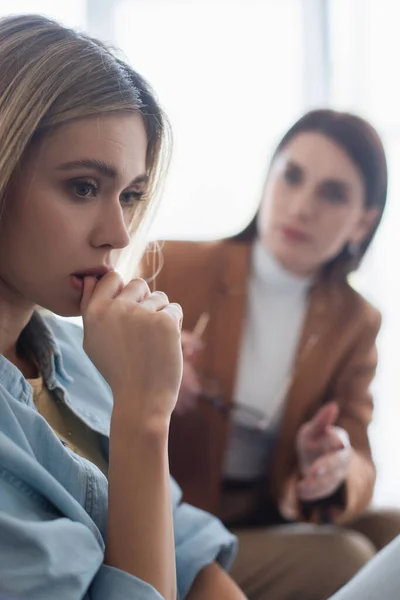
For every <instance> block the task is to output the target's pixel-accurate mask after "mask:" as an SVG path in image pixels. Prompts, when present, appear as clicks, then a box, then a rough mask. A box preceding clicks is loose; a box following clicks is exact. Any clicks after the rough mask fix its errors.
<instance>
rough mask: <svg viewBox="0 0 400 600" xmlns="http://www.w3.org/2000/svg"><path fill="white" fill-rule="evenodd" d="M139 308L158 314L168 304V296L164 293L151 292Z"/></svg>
mask: <svg viewBox="0 0 400 600" xmlns="http://www.w3.org/2000/svg"><path fill="white" fill-rule="evenodd" d="M140 304H141V306H143V307H144V308H147V310H149V311H151V312H158V311H159V310H163V308H165V307H166V306H168V304H169V300H168V296H167V295H166V294H164V292H153V293H152V294H150V295H149V296H147V298H145V299H144V300H143V301H142V302H141V303H140Z"/></svg>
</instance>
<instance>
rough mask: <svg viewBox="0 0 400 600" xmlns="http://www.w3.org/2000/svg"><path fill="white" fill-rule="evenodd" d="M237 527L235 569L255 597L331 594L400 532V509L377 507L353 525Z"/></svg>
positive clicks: (288, 599) (286, 599) (300, 599)
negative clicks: (237, 547) (343, 526)
mask: <svg viewBox="0 0 400 600" xmlns="http://www.w3.org/2000/svg"><path fill="white" fill-rule="evenodd" d="M234 533H235V534H236V535H237V536H238V538H239V553H238V556H237V558H236V560H235V563H234V565H233V568H232V570H231V575H232V576H233V578H234V579H235V581H236V582H237V583H238V585H239V586H240V587H241V588H242V589H243V591H244V592H245V594H246V595H247V597H248V598H249V600H326V599H327V598H329V597H330V596H331V595H332V594H334V592H335V591H337V590H338V589H339V588H341V587H342V586H343V585H344V584H345V583H346V582H347V581H349V579H351V578H352V577H353V575H355V573H356V572H357V571H358V570H359V569H360V568H361V567H362V566H363V565H364V564H365V563H366V562H367V561H369V560H370V559H371V558H372V557H373V556H374V555H375V554H376V552H377V551H378V550H380V549H381V548H383V547H384V546H385V545H386V544H388V543H389V542H390V541H391V540H392V539H393V538H394V537H396V536H397V535H399V534H400V511H398V512H397V511H374V512H372V511H371V512H369V513H367V514H365V515H364V516H362V517H361V518H360V519H358V520H357V521H356V522H354V523H352V524H351V527H350V526H349V527H348V528H341V527H335V526H318V525H308V524H301V523H299V524H293V525H279V526H276V527H268V528H265V529H240V530H238V531H235V532H234ZM355 600H362V599H361V598H360V599H355Z"/></svg>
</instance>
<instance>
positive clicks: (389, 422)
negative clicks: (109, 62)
mask: <svg viewBox="0 0 400 600" xmlns="http://www.w3.org/2000/svg"><path fill="white" fill-rule="evenodd" d="M33 12H34V13H41V14H44V15H47V16H51V17H54V18H56V19H58V20H60V21H61V22H63V23H64V24H66V25H71V26H74V27H77V28H79V29H82V30H84V31H87V32H89V33H90V34H91V35H94V36H97V37H99V38H101V39H103V40H104V41H106V42H109V43H110V44H111V45H113V46H116V47H118V48H120V49H121V51H122V53H123V55H125V58H126V59H127V60H128V61H129V62H130V63H131V64H132V65H133V67H134V68H135V69H136V70H138V71H139V72H141V73H143V75H144V76H145V77H146V78H147V79H148V80H149V81H150V82H151V83H152V85H153V86H154V88H155V90H156V92H157V94H158V96H159V98H160V101H161V103H162V104H163V106H164V107H165V109H166V111H167V113H168V115H169V118H170V121H171V124H172V129H173V133H174V140H175V141H174V153H173V160H172V164H171V170H170V174H169V177H168V180H167V185H166V189H165V193H164V199H163V203H162V207H161V209H160V212H159V214H158V216H157V218H156V221H155V222H154V224H153V226H152V230H151V237H152V238H163V239H168V238H171V239H175V238H179V239H198V240H200V239H215V238H219V237H224V236H226V235H230V234H232V233H234V232H236V231H238V230H240V229H241V228H242V227H243V226H244V225H245V224H246V223H247V222H248V221H249V219H250V218H251V217H252V216H253V213H254V210H255V207H256V205H257V203H258V201H259V198H260V192H261V186H262V182H263V180H264V177H265V174H266V168H267V165H268V161H269V158H270V155H271V153H272V151H273V149H274V145H275V144H276V143H277V142H278V141H279V138H280V136H281V135H282V134H283V133H284V132H285V131H286V129H287V128H288V127H289V126H290V125H291V124H292V122H293V121H294V120H295V119H297V118H298V117H299V116H300V115H301V114H302V113H303V112H305V111H306V110H308V109H310V108H315V107H325V106H330V107H333V108H336V109H340V110H349V111H352V112H356V113H358V114H359V115H361V116H363V117H365V118H367V119H368V120H370V121H371V122H372V124H373V125H374V126H375V127H376V128H377V129H378V131H379V133H380V134H381V136H382V138H383V141H384V143H385V146H386V150H387V153H388V159H389V175H390V191H389V203H388V209H387V212H386V216H385V218H384V222H383V225H382V227H381V229H380V231H379V234H378V237H377V239H376V241H375V243H374V245H373V247H372V249H371V251H370V253H369V255H368V257H367V259H366V261H365V263H364V265H363V268H362V269H361V271H360V272H359V273H357V276H356V277H355V279H354V285H355V286H356V287H357V288H358V289H359V290H360V291H361V292H362V293H363V294H364V295H366V296H367V298H369V299H370V300H371V301H372V302H373V303H375V304H376V305H377V306H378V308H380V310H381V311H382V312H383V316H384V325H383V328H382V332H381V334H380V337H379V353H380V366H379V371H378V375H377V378H376V380H375V382H374V389H373V391H374V395H375V400H376V410H375V419H374V423H373V426H372V429H371V433H372V442H373V450H374V457H375V461H376V463H377V467H378V473H379V477H378V484H377V487H376V493H375V503H376V504H377V505H393V504H396V505H400V460H399V458H400V364H399V359H398V357H399V355H400V351H399V350H400V269H398V268H397V267H396V260H397V259H396V254H397V253H398V246H397V239H398V238H399V237H400V203H399V196H400V85H398V80H397V76H396V72H397V70H398V69H397V67H398V57H399V56H400V37H399V35H398V23H399V20H400V3H398V2H396V1H395V0H68V1H64V0H57V1H55V0H13V1H12V2H11V1H8V0H0V15H7V14H18V13H33ZM398 387H399V389H398Z"/></svg>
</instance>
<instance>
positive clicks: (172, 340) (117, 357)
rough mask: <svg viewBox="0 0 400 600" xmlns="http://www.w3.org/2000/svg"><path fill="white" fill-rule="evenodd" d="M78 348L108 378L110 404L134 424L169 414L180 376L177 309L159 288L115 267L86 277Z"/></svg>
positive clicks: (176, 394) (178, 309) (178, 314)
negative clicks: (123, 411)
mask: <svg viewBox="0 0 400 600" xmlns="http://www.w3.org/2000/svg"><path fill="white" fill-rule="evenodd" d="M81 310H82V317H83V324H84V349H85V351H86V353H87V354H88V355H89V357H90V358H91V360H92V361H93V363H94V364H95V365H96V367H97V368H98V369H99V371H100V372H101V374H102V375H103V376H104V377H105V379H106V380H107V381H108V383H109V385H110V387H111V389H112V391H113V394H114V399H115V402H116V404H119V405H121V403H123V404H124V405H125V408H126V409H127V411H126V414H127V415H128V414H130V415H131V416H133V417H135V419H137V421H138V422H139V423H142V422H143V419H145V418H147V417H149V418H151V417H153V416H161V417H166V418H169V416H170V414H171V412H172V410H173V409H174V407H175V403H176V399H177V396H178V391H179V386H180V382H181V376H182V349H181V339H180V338H181V336H180V327H181V323H182V309H181V307H180V306H179V305H177V304H170V303H169V301H168V298H167V296H166V295H165V294H164V293H162V292H153V293H151V292H150V289H149V287H148V285H147V283H146V282H145V281H144V280H142V279H134V280H132V281H131V282H130V283H128V285H126V286H124V284H123V281H122V279H121V277H120V276H119V275H118V274H117V273H116V272H109V273H107V274H106V275H105V276H104V277H102V279H100V280H99V281H97V280H96V279H95V278H94V277H86V278H85V281H84V291H83V295H82V301H81Z"/></svg>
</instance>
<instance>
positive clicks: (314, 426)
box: [307, 402, 339, 437]
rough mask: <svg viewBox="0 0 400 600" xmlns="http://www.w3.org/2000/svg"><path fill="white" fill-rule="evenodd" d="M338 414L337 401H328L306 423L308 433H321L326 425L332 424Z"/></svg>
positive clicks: (315, 435) (311, 434)
mask: <svg viewBox="0 0 400 600" xmlns="http://www.w3.org/2000/svg"><path fill="white" fill-rule="evenodd" d="M338 415H339V406H338V404H337V402H329V403H328V404H325V406H323V407H322V408H320V409H319V411H318V412H317V414H316V415H315V416H314V417H313V418H312V419H311V421H310V422H309V423H308V425H309V427H308V432H307V433H308V435H309V436H311V437H318V436H320V435H322V434H323V433H324V431H325V429H326V428H327V427H328V425H333V424H334V423H335V421H336V420H337V418H338Z"/></svg>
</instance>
